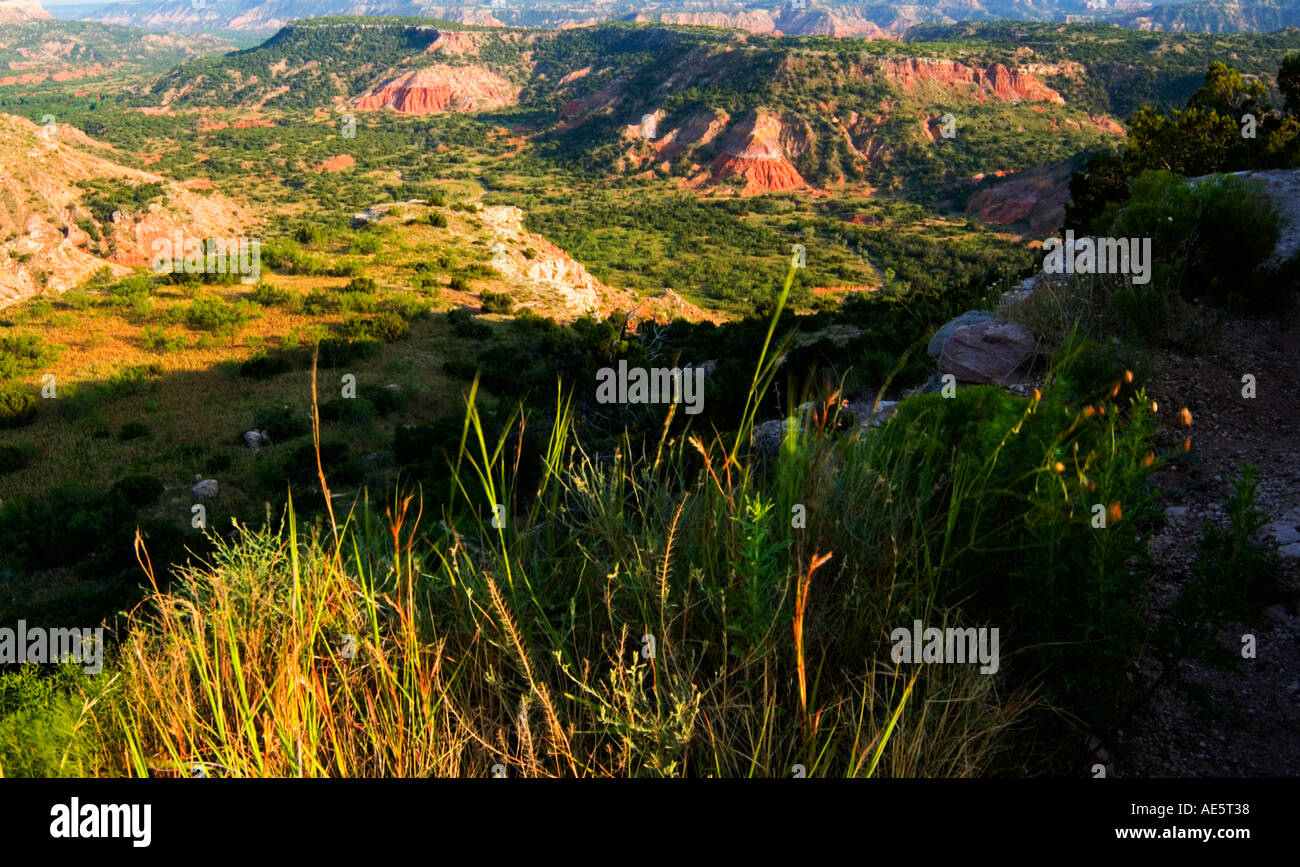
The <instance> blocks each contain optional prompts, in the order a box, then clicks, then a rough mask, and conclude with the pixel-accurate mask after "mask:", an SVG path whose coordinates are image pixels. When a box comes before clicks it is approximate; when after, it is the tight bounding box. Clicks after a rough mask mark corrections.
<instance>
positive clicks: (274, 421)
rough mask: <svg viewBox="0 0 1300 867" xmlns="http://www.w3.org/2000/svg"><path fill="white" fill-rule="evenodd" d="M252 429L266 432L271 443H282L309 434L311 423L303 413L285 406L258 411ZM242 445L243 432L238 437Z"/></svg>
mask: <svg viewBox="0 0 1300 867" xmlns="http://www.w3.org/2000/svg"><path fill="white" fill-rule="evenodd" d="M253 429H254V430H259V431H266V433H267V436H269V437H270V438H271V440H272V441H273V442H277V443H283V442H288V441H289V440H291V439H295V438H297V437H300V436H302V435H304V434H306V433H310V432H311V421H309V420H308V418H307V416H306V414H305V413H301V412H294V410H293V409H291V408H290V407H287V406H278V407H273V408H268V409H263V410H261V411H259V412H258V413H257V414H256V415H255V416H254V417H253ZM239 443H240V445H243V443H244V435H243V432H241V433H240V435H239Z"/></svg>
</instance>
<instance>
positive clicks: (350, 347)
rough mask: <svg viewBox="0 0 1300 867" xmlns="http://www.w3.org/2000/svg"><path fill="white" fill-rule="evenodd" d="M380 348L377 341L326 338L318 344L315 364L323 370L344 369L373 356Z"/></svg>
mask: <svg viewBox="0 0 1300 867" xmlns="http://www.w3.org/2000/svg"><path fill="white" fill-rule="evenodd" d="M380 346H381V344H380V343H379V341H377V340H371V339H355V340H353V339H347V338H340V337H328V338H326V339H325V340H322V341H321V342H320V360H319V361H318V362H317V363H318V365H319V366H320V367H323V368H335V367H346V366H348V365H350V364H356V363H357V362H358V361H361V360H362V359H365V358H369V357H370V356H372V355H374V354H375V353H376V352H378V351H379V348H380Z"/></svg>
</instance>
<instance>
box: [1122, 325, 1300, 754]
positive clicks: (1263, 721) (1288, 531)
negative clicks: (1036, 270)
mask: <svg viewBox="0 0 1300 867" xmlns="http://www.w3.org/2000/svg"><path fill="white" fill-rule="evenodd" d="M1298 325H1300V319H1298V317H1297V315H1296V314H1295V313H1292V314H1289V315H1286V316H1283V317H1280V318H1275V319H1252V320H1234V321H1232V322H1230V323H1228V325H1227V327H1226V328H1225V330H1224V334H1223V337H1222V339H1221V340H1220V341H1219V342H1218V345H1217V346H1215V347H1214V348H1213V349H1212V350H1210V351H1208V352H1206V353H1204V354H1202V355H1196V356H1178V355H1172V354H1164V355H1161V356H1160V357H1159V360H1158V362H1157V366H1156V367H1155V369H1153V371H1152V372H1151V375H1150V376H1149V377H1148V381H1147V384H1146V387H1147V391H1148V393H1149V394H1150V395H1151V396H1152V397H1153V398H1155V399H1156V400H1157V401H1158V402H1159V404H1160V407H1161V411H1162V412H1165V411H1168V412H1171V413H1172V412H1176V411H1177V410H1178V408H1179V407H1182V406H1184V405H1186V406H1187V407H1189V408H1190V409H1191V411H1192V414H1193V419H1194V422H1193V426H1192V451H1191V459H1190V460H1188V461H1187V462H1186V463H1185V465H1184V466H1181V467H1174V466H1170V467H1166V468H1164V469H1162V470H1161V471H1160V472H1159V474H1158V475H1157V482H1158V484H1159V485H1160V486H1161V488H1162V490H1163V491H1164V492H1165V493H1166V495H1167V496H1166V498H1165V500H1164V504H1165V505H1166V506H1167V509H1166V515H1167V520H1166V522H1165V525H1164V526H1163V527H1162V528H1161V529H1160V530H1159V531H1158V532H1157V533H1155V534H1154V535H1153V537H1152V538H1151V540H1150V550H1151V553H1152V555H1153V556H1154V557H1155V559H1156V560H1157V562H1158V563H1159V564H1160V570H1159V572H1158V575H1157V578H1156V581H1155V586H1154V591H1155V599H1154V602H1155V604H1156V605H1159V604H1161V603H1163V602H1167V601H1169V600H1170V599H1172V598H1173V597H1174V596H1175V595H1176V593H1177V591H1178V589H1179V587H1180V586H1181V585H1182V583H1183V582H1184V581H1186V579H1187V577H1188V575H1189V570H1190V568H1191V565H1192V562H1193V560H1194V558H1195V556H1196V540H1197V537H1198V534H1199V531H1200V527H1201V525H1202V524H1203V523H1204V522H1205V521H1216V522H1219V523H1225V522H1226V520H1227V515H1226V513H1225V510H1224V506H1223V503H1224V502H1225V501H1226V500H1227V498H1228V497H1229V496H1230V495H1231V493H1232V482H1233V480H1234V479H1236V478H1237V477H1238V474H1239V468H1240V466H1241V464H1242V463H1244V462H1246V461H1250V462H1252V463H1254V464H1255V465H1256V467H1257V468H1258V473H1257V475H1258V478H1259V480H1260V486H1259V496H1258V500H1257V503H1256V505H1257V507H1258V508H1259V509H1260V510H1261V511H1263V512H1264V513H1265V514H1266V515H1268V517H1269V520H1270V521H1274V522H1276V523H1275V524H1273V525H1272V526H1271V527H1270V528H1267V529H1266V533H1267V536H1266V544H1271V545H1276V544H1278V543H1279V542H1280V543H1284V544H1285V543H1286V542H1287V540H1288V539H1293V540H1295V541H1297V542H1300V528H1297V524H1300V449H1297V439H1296V434H1295V431H1294V429H1293V428H1292V426H1291V425H1292V422H1294V421H1296V419H1297V417H1300V394H1297V391H1296V384H1297V383H1300V329H1298V328H1297V326H1298ZM1246 374H1251V375H1253V376H1254V377H1255V384H1256V396H1255V398H1254V399H1248V398H1245V397H1243V395H1242V389H1243V385H1242V377H1243V376H1244V375H1246ZM1282 553H1283V554H1284V555H1285V556H1283V558H1282V576H1281V581H1280V583H1279V586H1278V587H1277V589H1276V591H1275V593H1274V594H1273V595H1275V596H1276V598H1270V599H1267V600H1266V601H1265V606H1264V609H1263V610H1262V611H1261V613H1260V614H1259V615H1258V616H1257V617H1255V618H1253V620H1252V622H1250V623H1239V624H1231V625H1230V626H1229V627H1228V628H1227V629H1225V631H1224V632H1223V633H1222V634H1221V635H1220V639H1221V641H1222V642H1223V643H1224V644H1225V645H1226V646H1228V647H1233V648H1239V647H1241V641H1242V636H1243V635H1245V634H1247V633H1250V634H1253V635H1254V636H1255V638H1256V642H1257V648H1256V649H1257V655H1256V658H1255V659H1253V660H1243V661H1242V663H1241V666H1240V669H1239V670H1238V671H1237V672H1226V673H1225V672H1221V671H1217V670H1215V669H1212V668H1209V667H1207V666H1204V665H1201V664H1193V663H1184V664H1183V670H1182V674H1183V676H1184V677H1185V678H1186V680H1187V681H1189V682H1190V683H1192V684H1196V685H1198V686H1200V687H1203V688H1204V689H1205V690H1206V694H1207V695H1208V697H1209V699H1210V701H1209V706H1208V707H1205V706H1204V705H1203V703H1201V702H1194V701H1192V700H1190V699H1189V698H1188V697H1187V696H1186V695H1184V694H1182V693H1179V692H1175V691H1173V690H1168V689H1162V690H1161V691H1160V692H1159V693H1157V695H1156V697H1155V698H1154V699H1153V701H1152V702H1151V703H1150V704H1149V705H1148V706H1147V707H1146V708H1145V710H1144V711H1143V712H1142V713H1141V714H1140V715H1139V717H1138V719H1136V720H1135V725H1134V726H1133V727H1132V730H1131V731H1129V732H1126V733H1125V734H1126V740H1125V742H1124V743H1122V744H1118V745H1116V746H1118V747H1119V749H1118V750H1116V751H1115V752H1116V754H1117V756H1116V758H1115V765H1114V773H1115V775H1119V776H1129V777H1279V776H1281V777H1294V776H1300V644H1298V643H1297V640H1296V639H1297V637H1300V616H1297V600H1300V556H1291V555H1293V554H1294V555H1300V544H1295V545H1294V546H1293V547H1291V548H1285V547H1284V548H1283V549H1282Z"/></svg>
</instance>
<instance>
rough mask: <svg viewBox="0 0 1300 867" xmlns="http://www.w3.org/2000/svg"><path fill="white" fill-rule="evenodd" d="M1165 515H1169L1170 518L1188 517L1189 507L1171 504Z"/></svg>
mask: <svg viewBox="0 0 1300 867" xmlns="http://www.w3.org/2000/svg"><path fill="white" fill-rule="evenodd" d="M1165 516H1166V517H1169V518H1186V517H1187V507H1186V506H1170V507H1169V508H1167V509H1165Z"/></svg>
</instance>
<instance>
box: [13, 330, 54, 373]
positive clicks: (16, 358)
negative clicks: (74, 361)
mask: <svg viewBox="0 0 1300 867" xmlns="http://www.w3.org/2000/svg"><path fill="white" fill-rule="evenodd" d="M62 351H63V347H61V346H54V345H51V344H49V343H46V342H45V341H44V340H43V339H42V338H41V337H39V336H37V335H35V334H12V335H8V334H6V335H0V381H12V380H15V379H19V378H21V377H24V376H26V375H27V374H29V373H33V372H35V371H37V370H40V369H41V368H43V367H48V366H49V365H50V364H53V363H54V362H55V361H57V360H58V358H59V355H60V354H61V353H62Z"/></svg>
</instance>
